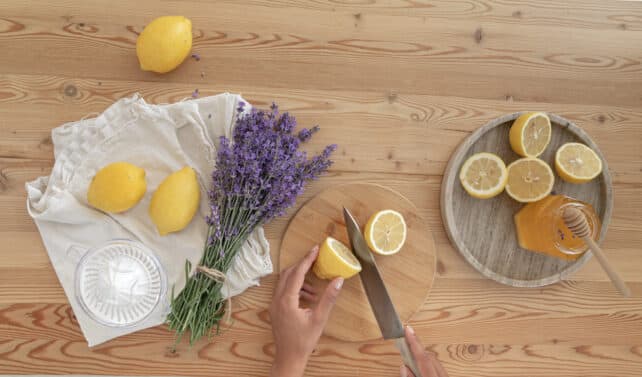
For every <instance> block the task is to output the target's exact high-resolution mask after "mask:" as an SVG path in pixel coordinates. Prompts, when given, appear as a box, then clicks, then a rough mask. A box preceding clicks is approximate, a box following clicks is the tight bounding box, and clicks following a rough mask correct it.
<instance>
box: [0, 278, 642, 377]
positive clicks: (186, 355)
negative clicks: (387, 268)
mask: <svg viewBox="0 0 642 377" xmlns="http://www.w3.org/2000/svg"><path fill="white" fill-rule="evenodd" d="M273 284H274V279H268V280H267V281H266V284H265V286H263V287H261V288H253V289H251V290H250V291H249V292H248V294H247V295H243V296H241V298H240V299H239V300H235V307H238V310H236V311H235V313H234V319H235V322H234V327H233V328H232V329H230V330H228V331H227V332H226V333H225V334H224V335H223V336H222V337H221V338H218V339H216V341H215V342H213V343H207V342H199V343H197V344H196V345H195V346H194V348H192V349H188V347H187V346H186V345H181V346H180V347H179V349H178V352H177V353H170V352H169V351H168V347H169V346H171V344H172V341H173V338H172V335H171V333H169V332H167V331H166V330H165V329H163V328H162V327H160V328H154V329H149V330H145V331H142V332H139V333H136V334H131V335H128V336H125V337H123V338H120V339H118V340H115V341H113V342H110V343H109V344H106V345H103V346H98V347H96V348H94V349H91V350H90V349H88V348H87V347H86V346H85V345H84V341H83V339H82V335H81V334H80V332H79V329H78V327H77V323H76V322H75V321H74V317H73V313H72V312H71V311H70V308H69V307H68V305H55V304H22V305H20V304H14V305H9V306H6V305H4V306H0V318H2V321H1V323H2V325H0V328H2V336H0V355H1V357H2V359H3V369H2V370H3V372H7V373H14V372H17V371H27V372H29V373H51V372H56V373H78V372H79V371H85V372H91V373H100V374H104V373H107V374H128V375H139V374H145V373H148V374H149V373H150V372H153V374H154V375H176V374H180V373H183V374H190V375H207V373H210V375H211V373H214V372H215V371H219V372H221V371H223V372H224V371H231V370H232V369H234V368H235V366H236V365H237V364H238V363H241V362H242V363H243V364H244V365H247V366H248V369H246V370H244V373H248V374H247V375H260V373H265V370H267V368H268V367H269V363H270V360H271V353H272V352H273V348H272V347H273V345H272V343H271V342H272V340H271V334H270V327H269V323H268V322H267V316H266V307H267V305H269V300H268V299H266V297H267V296H268V295H265V294H258V292H257V291H265V290H268V291H270V292H271V290H272V288H273ZM633 289H634V292H636V293H637V294H636V295H634V297H635V296H638V297H639V293H638V292H642V285H640V284H635V285H633ZM611 290H612V288H611V287H610V284H609V283H607V282H603V283H575V282H570V283H567V284H565V285H557V286H554V287H549V288H545V289H538V290H523V289H517V288H511V287H504V286H501V287H497V286H496V284H495V283H493V282H491V281H488V280H477V281H469V282H462V281H458V280H451V279H440V280H437V281H436V284H435V287H434V289H433V292H432V294H431V296H430V298H429V300H428V301H427V302H426V304H425V305H424V309H423V310H422V312H421V314H418V315H416V316H415V317H414V318H413V319H412V321H411V323H412V324H413V326H414V327H415V329H416V330H417V332H418V334H419V335H420V337H422V338H423V339H426V340H427V346H428V347H429V348H430V349H431V350H433V351H436V352H437V353H438V356H439V357H440V359H441V360H442V361H444V363H445V365H446V367H447V369H448V370H449V372H450V374H451V375H452V376H457V375H462V376H463V375H477V374H475V373H479V375H482V376H491V375H507V376H508V375H511V373H512V375H514V373H515V370H514V369H513V368H517V367H518V366H519V367H527V366H528V368H529V375H534V376H537V375H543V373H545V372H548V373H550V371H551V370H555V371H556V372H555V375H559V376H565V375H567V374H566V373H569V374H568V375H573V376H575V375H582V376H584V375H595V376H603V375H605V374H604V373H605V372H604V371H605V370H606V369H602V368H605V367H606V366H609V365H610V367H611V368H621V369H620V370H622V371H623V373H624V374H618V375H625V376H629V375H630V376H634V375H635V374H633V373H637V372H638V371H639V370H642V360H640V356H641V355H640V350H639V348H640V344H641V342H642V332H640V329H641V328H642V327H641V326H640V321H641V320H642V319H641V318H640V316H639V315H638V308H639V306H640V304H642V302H641V301H640V299H639V298H633V299H631V300H624V299H622V298H620V297H619V296H618V295H616V294H612V293H611ZM263 293H264V292H263ZM517 297H519V303H517V301H515V299H516V298H517ZM607 297H608V298H607ZM605 298H606V299H605ZM586 328H591V329H592V331H590V332H586V331H582V330H583V329H586ZM480 339H483V340H484V341H483V342H480ZM588 344H599V345H588ZM138 355H147V356H146V357H145V358H141V357H140V356H138ZM553 355H557V356H556V357H554V358H553V359H550V360H549V359H548V358H549V357H551V356H553ZM382 356H385V358H382ZM397 358H398V356H397V355H396V353H395V351H394V349H393V347H392V346H391V345H390V344H387V343H384V342H382V341H375V342H368V343H365V344H360V343H345V342H340V341H336V340H333V339H331V338H323V339H322V341H321V343H320V345H319V347H318V348H317V350H316V351H315V354H314V356H313V357H312V361H311V364H310V368H309V369H308V375H310V376H316V375H328V373H331V374H332V375H346V376H347V375H354V374H355V373H357V372H358V373H365V374H367V375H376V376H378V375H391V374H393V373H394V369H393V368H398V367H397V365H398V361H397ZM620 363H625V364H624V365H620ZM195 366H197V367H195ZM571 366H573V368H575V369H574V370H575V372H577V373H579V374H574V373H571V372H570V371H566V369H567V368H571ZM47 368H48V369H47ZM578 368H579V369H578ZM595 368H597V369H595ZM181 370H183V371H182V372H180V373H179V371H181ZM590 370H593V371H592V372H591V371H590ZM591 373H595V374H591ZM627 373H630V374H627Z"/></svg>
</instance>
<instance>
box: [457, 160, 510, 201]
mask: <svg viewBox="0 0 642 377" xmlns="http://www.w3.org/2000/svg"><path fill="white" fill-rule="evenodd" d="M507 178H508V174H507V171H506V164H504V161H502V159H501V158H500V157H499V156H497V155H495V154H492V153H486V152H482V153H476V154H474V155H472V156H470V157H469V158H468V159H467V160H466V162H464V164H463V165H462V167H461V170H460V172H459V180H460V182H461V184H462V186H463V187H464V190H466V192H467V193H468V194H469V195H471V196H473V197H475V198H478V199H489V198H492V197H494V196H496V195H499V194H500V193H501V192H502V191H504V186H506V180H507Z"/></svg>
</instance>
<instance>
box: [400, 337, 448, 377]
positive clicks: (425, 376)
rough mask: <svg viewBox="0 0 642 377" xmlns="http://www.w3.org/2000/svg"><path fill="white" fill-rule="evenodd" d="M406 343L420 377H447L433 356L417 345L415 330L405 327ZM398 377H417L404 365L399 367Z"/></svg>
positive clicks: (419, 344)
mask: <svg viewBox="0 0 642 377" xmlns="http://www.w3.org/2000/svg"><path fill="white" fill-rule="evenodd" d="M406 342H407V343H408V346H409V347H410V352H412V355H413V356H414V357H415V362H416V363H417V368H419V372H421V377H448V373H446V370H445V369H444V367H443V366H442V365H441V363H440V362H439V360H437V358H436V357H435V354H434V353H432V352H426V350H424V347H423V346H422V345H421V343H419V339H417V335H416V334H415V330H413V329H412V327H410V326H406ZM400 375H401V377H417V376H415V375H414V374H413V373H412V372H411V371H410V369H408V367H406V366H405V365H402V366H401V374H400Z"/></svg>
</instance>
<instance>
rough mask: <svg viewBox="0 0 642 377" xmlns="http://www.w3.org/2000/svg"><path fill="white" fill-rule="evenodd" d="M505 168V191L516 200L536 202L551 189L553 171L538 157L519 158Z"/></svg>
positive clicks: (553, 180)
mask: <svg viewBox="0 0 642 377" xmlns="http://www.w3.org/2000/svg"><path fill="white" fill-rule="evenodd" d="M507 170H508V181H507V182H506V193H507V194H508V195H509V196H510V197H511V198H513V199H515V200H517V201H518V202H522V203H529V202H536V201H538V200H540V199H543V198H544V197H546V196H547V195H548V194H550V193H551V190H553V184H554V183H555V176H554V175H553V171H552V170H551V167H550V166H548V164H547V163H546V162H544V161H542V160H540V159H539V158H533V157H524V158H520V159H519V160H516V161H514V162H513V163H511V164H510V165H508V168H507Z"/></svg>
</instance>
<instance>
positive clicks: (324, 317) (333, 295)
mask: <svg viewBox="0 0 642 377" xmlns="http://www.w3.org/2000/svg"><path fill="white" fill-rule="evenodd" d="M342 286H343V278H336V279H334V280H332V281H331V282H330V284H328V286H327V287H325V291H324V292H323V295H322V296H321V299H320V300H319V305H317V307H316V309H315V311H314V315H315V317H316V319H317V320H318V321H319V322H320V323H322V324H324V325H325V323H326V322H328V317H330V312H331V311H332V308H333V307H334V303H335V302H337V297H338V296H339V292H340V291H341V287H342Z"/></svg>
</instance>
